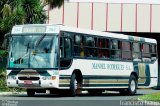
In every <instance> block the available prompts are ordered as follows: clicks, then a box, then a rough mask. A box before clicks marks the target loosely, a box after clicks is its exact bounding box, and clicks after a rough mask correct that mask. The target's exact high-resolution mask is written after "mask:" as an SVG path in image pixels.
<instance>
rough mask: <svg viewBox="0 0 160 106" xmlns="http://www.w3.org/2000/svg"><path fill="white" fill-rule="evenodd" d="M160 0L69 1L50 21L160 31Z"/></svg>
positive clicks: (107, 28) (117, 29) (95, 27)
mask: <svg viewBox="0 0 160 106" xmlns="http://www.w3.org/2000/svg"><path fill="white" fill-rule="evenodd" d="M159 11H160V0H68V1H67V2H65V3H64V5H63V6H62V7H61V8H56V9H53V10H51V11H48V16H49V20H48V23H49V24H64V25H67V26H72V27H78V28H87V29H93V30H99V31H111V32H112V31H114V32H154V33H157V32H160V13H159Z"/></svg>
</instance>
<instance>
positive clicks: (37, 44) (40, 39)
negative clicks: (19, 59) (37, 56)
mask: <svg viewBox="0 0 160 106" xmlns="http://www.w3.org/2000/svg"><path fill="white" fill-rule="evenodd" d="M45 36H46V34H43V35H42V36H41V37H40V38H39V39H38V41H37V43H36V45H35V48H37V47H38V46H39V44H40V43H41V41H42V40H43V39H44V37H45Z"/></svg>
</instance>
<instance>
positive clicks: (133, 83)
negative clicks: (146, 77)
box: [127, 75, 137, 95]
mask: <svg viewBox="0 0 160 106" xmlns="http://www.w3.org/2000/svg"><path fill="white" fill-rule="evenodd" d="M127 91H128V94H129V95H134V94H135V93H136V92H137V80H136V77H135V76H134V75H131V76H130V78H129V85H128V90H127Z"/></svg>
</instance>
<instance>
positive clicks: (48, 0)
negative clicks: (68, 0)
mask: <svg viewBox="0 0 160 106" xmlns="http://www.w3.org/2000/svg"><path fill="white" fill-rule="evenodd" d="M44 4H46V5H49V6H50V9H53V8H56V7H58V8H60V7H61V6H62V5H63V4H64V0H44Z"/></svg>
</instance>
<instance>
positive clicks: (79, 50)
mask: <svg viewBox="0 0 160 106" xmlns="http://www.w3.org/2000/svg"><path fill="white" fill-rule="evenodd" d="M83 39H84V37H83V36H81V35H74V56H81V57H84V43H83Z"/></svg>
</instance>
